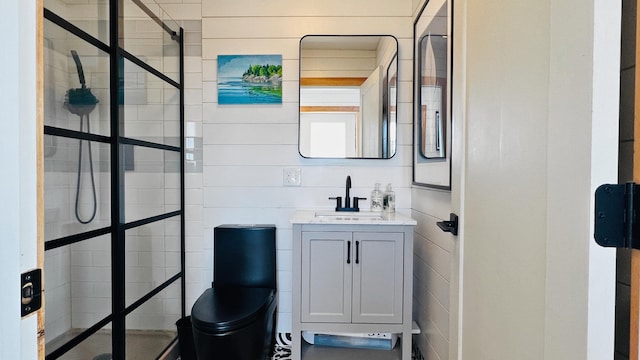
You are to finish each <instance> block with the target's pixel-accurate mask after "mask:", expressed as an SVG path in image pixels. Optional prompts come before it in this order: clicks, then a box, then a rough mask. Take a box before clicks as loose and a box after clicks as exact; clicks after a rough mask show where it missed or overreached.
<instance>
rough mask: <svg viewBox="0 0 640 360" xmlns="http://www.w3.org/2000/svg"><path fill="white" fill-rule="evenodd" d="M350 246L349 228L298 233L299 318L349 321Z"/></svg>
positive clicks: (320, 320) (351, 261) (351, 262)
mask: <svg viewBox="0 0 640 360" xmlns="http://www.w3.org/2000/svg"><path fill="white" fill-rule="evenodd" d="M352 246H353V243H352V240H351V232H331V231H327V232H325V231H321V232H303V233H302V274H301V275H302V279H301V280H302V281H301V283H302V284H301V285H302V294H301V295H302V304H301V305H302V306H301V321H302V322H344V323H349V322H351V287H352V264H353V257H352V255H351V254H350V253H349V250H351V249H350V248H351V247H352ZM347 262H349V263H347Z"/></svg>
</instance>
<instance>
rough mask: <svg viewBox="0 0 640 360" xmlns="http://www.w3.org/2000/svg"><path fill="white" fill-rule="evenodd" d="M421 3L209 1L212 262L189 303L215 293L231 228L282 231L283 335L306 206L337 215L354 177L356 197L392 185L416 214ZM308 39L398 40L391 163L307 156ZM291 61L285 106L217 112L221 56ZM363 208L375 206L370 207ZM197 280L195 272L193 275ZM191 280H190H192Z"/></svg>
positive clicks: (207, 173) (207, 197) (205, 64)
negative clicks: (223, 236)
mask: <svg viewBox="0 0 640 360" xmlns="http://www.w3.org/2000/svg"><path fill="white" fill-rule="evenodd" d="M411 15H412V4H411V1H410V0H402V1H394V2H389V1H384V0H376V1H367V0H358V1H349V2H344V1H338V0H331V1H324V2H321V3H320V2H299V1H295V0H276V1H270V2H255V1H250V0H240V1H234V2H223V3H219V2H217V3H213V2H203V3H202V46H203V47H202V57H203V61H202V71H203V91H202V103H203V131H202V132H203V143H204V146H203V147H204V155H203V156H204V169H203V189H204V197H203V208H204V217H203V223H204V240H203V243H204V244H206V245H204V246H206V247H207V250H205V251H206V253H205V255H204V256H202V257H201V258H200V260H201V261H204V263H201V264H196V263H190V264H188V266H193V267H199V268H200V269H201V271H200V274H203V276H202V278H201V279H200V282H199V283H195V282H191V283H190V286H189V288H188V292H187V298H188V304H187V306H191V304H192V303H193V302H194V301H195V299H196V298H197V297H198V296H199V294H200V293H201V292H202V291H203V290H204V289H205V288H206V287H207V286H210V281H211V278H212V272H211V263H210V242H211V239H212V238H213V228H214V227H215V226H216V225H219V224H223V223H273V224H275V225H276V226H277V229H278V231H277V237H278V270H279V279H278V281H279V291H280V307H279V312H280V314H279V331H281V332H286V331H290V327H291V257H292V254H291V248H292V244H291V241H292V235H291V225H290V224H289V218H290V217H291V215H292V214H293V212H294V211H295V209H297V208H326V209H330V208H332V206H333V204H332V203H331V201H330V200H328V199H327V198H328V197H329V196H336V195H342V194H343V192H344V184H345V178H346V176H347V175H351V178H352V182H353V189H352V192H351V193H352V194H353V195H354V196H355V195H357V196H363V197H369V193H370V191H371V190H372V188H373V185H374V183H376V182H380V183H383V184H384V183H392V184H393V186H394V188H395V191H396V193H397V198H398V205H397V208H398V211H399V212H403V213H406V214H409V213H410V211H411V97H412V95H411V76H412V73H411V66H412V60H411V59H412V47H411V44H412V41H411V37H412V26H411V24H412V21H411ZM308 34H390V35H393V36H395V37H397V38H398V41H399V59H400V61H399V69H400V70H399V80H400V85H399V109H398V121H399V141H398V143H399V147H398V153H397V154H396V156H395V157H394V158H392V159H390V160H326V159H325V160H320V159H304V158H302V157H301V156H300V155H299V154H298V149H297V141H298V137H297V131H298V45H299V40H300V38H301V37H302V36H304V35H308ZM229 54H282V59H283V103H282V105H267V106H265V105H245V106H232V105H225V106H220V105H218V104H217V93H216V89H217V82H216V67H217V56H218V55H229ZM287 167H297V168H300V169H301V170H302V186H300V187H285V186H283V183H282V172H283V169H284V168H287ZM364 206H365V207H366V206H368V202H365V204H364ZM193 272H195V271H193ZM187 276H189V272H188V273H187Z"/></svg>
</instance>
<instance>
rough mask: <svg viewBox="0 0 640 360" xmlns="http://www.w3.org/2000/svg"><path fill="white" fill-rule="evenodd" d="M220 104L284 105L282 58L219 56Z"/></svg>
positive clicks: (280, 56) (279, 56)
mask: <svg viewBox="0 0 640 360" xmlns="http://www.w3.org/2000/svg"><path fill="white" fill-rule="evenodd" d="M218 104H219V105H232V104H236V105H237V104H241V105H247V104H282V55H218Z"/></svg>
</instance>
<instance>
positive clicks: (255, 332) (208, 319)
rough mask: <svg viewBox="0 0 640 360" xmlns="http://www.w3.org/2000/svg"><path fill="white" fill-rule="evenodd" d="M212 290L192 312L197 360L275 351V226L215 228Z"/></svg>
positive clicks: (248, 359) (246, 359)
mask: <svg viewBox="0 0 640 360" xmlns="http://www.w3.org/2000/svg"><path fill="white" fill-rule="evenodd" d="M213 234H214V256H213V258H214V260H213V268H214V271H213V283H212V287H211V288H209V289H207V290H205V291H204V293H202V295H200V297H199V298H198V300H196V302H195V304H194V305H193V308H192V309H191V322H192V330H193V340H194V345H195V350H196V355H197V357H198V359H206V360H210V359H233V360H262V359H268V358H269V356H270V353H271V351H272V349H273V344H274V339H275V326H276V320H275V316H276V308H277V304H278V293H277V288H276V228H275V226H274V225H220V226H217V227H215V228H214V232H213Z"/></svg>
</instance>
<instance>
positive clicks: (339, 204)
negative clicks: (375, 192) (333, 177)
mask: <svg viewBox="0 0 640 360" xmlns="http://www.w3.org/2000/svg"><path fill="white" fill-rule="evenodd" d="M350 189H351V176H349V175H347V183H346V185H345V190H346V191H345V198H344V207H343V206H342V196H337V197H330V198H329V199H331V200H335V201H336V211H351V212H357V211H360V208H359V207H358V202H359V200H366V199H367V198H361V197H354V198H353V207H351V196H350V195H349V192H350Z"/></svg>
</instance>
